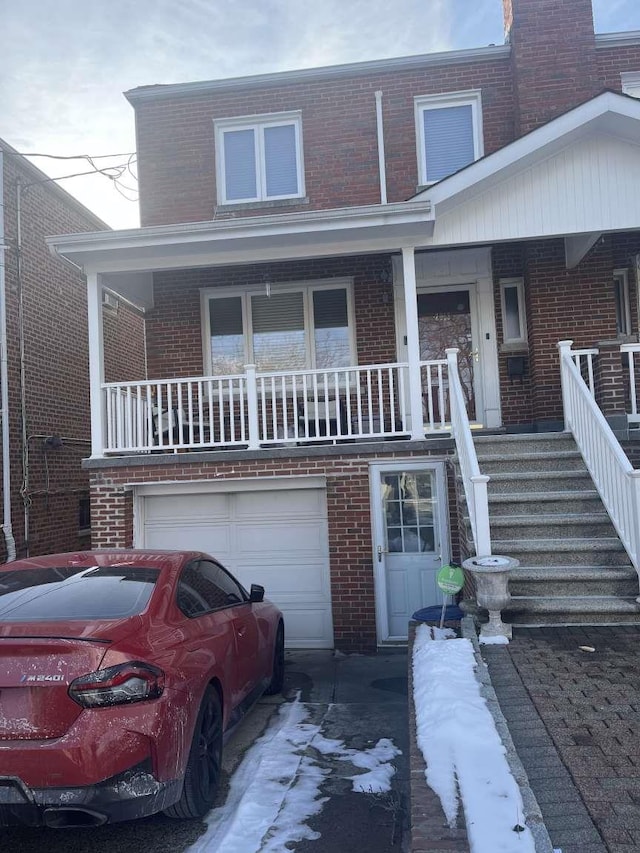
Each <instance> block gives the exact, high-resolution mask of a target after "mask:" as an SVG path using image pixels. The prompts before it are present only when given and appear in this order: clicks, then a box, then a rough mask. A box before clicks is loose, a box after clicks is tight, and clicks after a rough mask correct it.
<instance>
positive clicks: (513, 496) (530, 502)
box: [489, 489, 602, 518]
mask: <svg viewBox="0 0 640 853" xmlns="http://www.w3.org/2000/svg"><path fill="white" fill-rule="evenodd" d="M568 507H570V509H571V512H575V513H589V512H594V511H595V512H602V502H601V500H600V496H599V495H598V493H597V492H596V490H595V489H582V490H576V491H571V492H563V491H549V492H511V493H508V494H507V493H498V494H490V495H489V512H490V515H491V518H493V516H494V514H495V515H496V516H508V515H520V514H522V513H523V512H526V513H527V514H528V515H530V516H532V515H535V516H537V515H544V514H547V513H553V512H566V511H567V508H568Z"/></svg>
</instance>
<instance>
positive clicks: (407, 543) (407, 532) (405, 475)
mask: <svg viewBox="0 0 640 853" xmlns="http://www.w3.org/2000/svg"><path fill="white" fill-rule="evenodd" d="M427 483H428V487H427ZM381 485H382V500H383V507H384V518H385V525H386V536H387V549H388V550H389V552H390V553H396V554H397V553H404V554H415V553H419V552H421V551H433V550H435V519H434V511H435V488H434V487H435V483H434V475H433V474H432V473H431V472H410V471H406V472H399V473H397V474H383V475H382V482H381ZM419 493H422V494H426V493H428V494H429V495H433V498H431V499H426V498H419V497H418V494H419Z"/></svg>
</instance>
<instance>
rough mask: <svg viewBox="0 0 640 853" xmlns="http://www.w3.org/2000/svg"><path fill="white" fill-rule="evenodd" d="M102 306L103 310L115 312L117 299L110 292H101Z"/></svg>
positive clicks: (117, 303)
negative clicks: (110, 309)
mask: <svg viewBox="0 0 640 853" xmlns="http://www.w3.org/2000/svg"><path fill="white" fill-rule="evenodd" d="M102 304H103V305H104V306H105V308H112V309H113V310H114V311H117V310H118V305H119V302H118V297H117V296H116V295H115V293H111V291H110V290H103V291H102Z"/></svg>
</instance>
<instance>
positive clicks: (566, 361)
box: [558, 341, 640, 571]
mask: <svg viewBox="0 0 640 853" xmlns="http://www.w3.org/2000/svg"><path fill="white" fill-rule="evenodd" d="M572 343H573V342H572V341H560V343H559V344H558V349H559V351H560V376H561V381H562V402H563V407H564V419H565V430H567V431H569V432H571V433H572V434H573V437H574V439H575V442H576V444H577V445H578V448H579V449H580V452H581V453H582V457H583V459H584V461H585V464H586V466H587V468H588V469H589V473H590V474H591V477H592V479H593V482H594V484H595V486H596V488H597V490H598V493H599V494H600V497H601V499H602V502H603V504H604V506H605V508H606V510H607V512H608V513H609V516H610V518H611V521H612V522H613V524H614V526H615V528H616V531H617V532H618V536H619V537H620V541H621V542H622V544H623V545H624V547H625V550H626V552H627V554H628V555H629V559H630V560H631V562H632V563H633V565H634V567H635V569H636V571H639V569H638V566H639V564H640V562H639V561H640V553H639V548H640V518H639V516H638V512H639V510H640V471H636V470H634V468H633V466H632V465H631V462H629V459H628V458H627V456H626V454H625V452H624V450H623V449H622V447H621V446H620V444H619V442H618V440H617V438H616V437H615V435H614V434H613V432H612V430H611V427H610V426H609V424H608V423H607V420H606V418H605V416H604V415H603V413H602V411H601V410H600V408H599V407H598V405H597V404H596V402H595V399H594V397H593V393H592V392H591V391H590V389H589V388H588V387H587V385H586V383H585V381H584V379H583V378H582V376H581V375H580V372H579V370H578V368H577V367H576V364H575V360H574V357H573V356H574V353H573V352H572V350H571V345H572Z"/></svg>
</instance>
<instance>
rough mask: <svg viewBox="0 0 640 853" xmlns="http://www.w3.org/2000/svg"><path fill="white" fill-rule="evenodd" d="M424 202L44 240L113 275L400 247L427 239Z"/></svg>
mask: <svg viewBox="0 0 640 853" xmlns="http://www.w3.org/2000/svg"><path fill="white" fill-rule="evenodd" d="M432 231H433V221H432V217H431V212H430V205H429V203H428V202H426V201H424V200H419V201H412V202H408V203H407V202H403V203H399V204H388V205H370V206H367V207H355V208H343V209H339V210H321V211H309V212H303V213H294V214H276V215H270V216H252V217H246V218H242V219H226V220H218V221H212V222H196V223H187V224H180V225H169V226H161V227H156V228H137V229H132V230H128V231H111V232H99V233H93V234H92V233H84V234H72V235H67V236H59V237H49V238H47V243H48V245H49V248H50V250H51V251H52V252H53V253H54V254H57V255H60V256H61V257H63V258H65V259H66V260H68V261H71V262H72V263H74V264H76V265H78V266H80V267H82V269H83V270H84V271H85V272H86V273H107V274H109V283H110V286H112V287H114V289H117V281H118V274H124V275H127V274H128V275H130V274H131V273H148V272H152V271H155V270H163V269H176V268H193V267H207V266H224V265H229V264H250V263H260V262H264V261H274V260H294V259H297V258H314V257H315V258H317V257H330V256H336V255H356V254H368V253H382V252H391V251H398V250H399V249H401V248H402V247H404V246H425V245H427V244H428V243H429V242H430V239H431V234H432Z"/></svg>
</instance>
